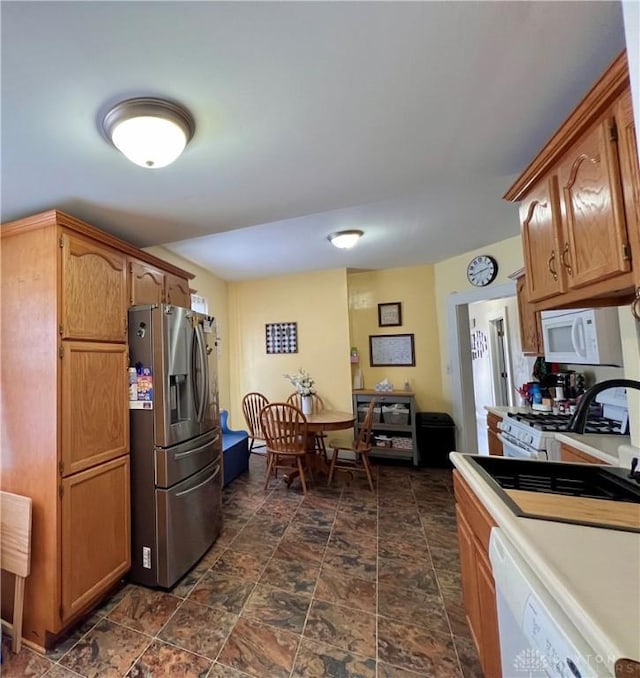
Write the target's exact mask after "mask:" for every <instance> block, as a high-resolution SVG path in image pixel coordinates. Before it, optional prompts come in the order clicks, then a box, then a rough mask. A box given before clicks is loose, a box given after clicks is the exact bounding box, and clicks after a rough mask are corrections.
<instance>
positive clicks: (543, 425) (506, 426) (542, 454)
mask: <svg viewBox="0 0 640 678" xmlns="http://www.w3.org/2000/svg"><path fill="white" fill-rule="evenodd" d="M596 401H597V402H598V403H600V404H601V406H602V413H601V414H600V413H597V412H596V413H594V414H593V415H590V416H589V418H588V419H587V425H586V426H585V430H584V432H585V433H601V434H611V435H624V434H625V433H627V431H628V426H629V412H628V409H627V396H626V392H625V389H624V388H621V389H609V390H608V391H603V392H602V393H601V394H599V395H598V396H596ZM570 419H571V415H569V414H552V413H551V412H538V411H532V412H523V413H509V414H508V415H507V416H505V417H504V418H503V420H502V421H501V422H499V423H498V428H499V429H500V433H499V434H498V438H499V439H500V440H501V442H502V448H503V453H504V456H505V457H520V458H523V459H545V460H546V459H549V460H551V461H559V460H560V445H559V444H558V442H557V441H556V439H555V434H556V433H559V432H562V431H566V430H567V428H568V427H569V421H570Z"/></svg>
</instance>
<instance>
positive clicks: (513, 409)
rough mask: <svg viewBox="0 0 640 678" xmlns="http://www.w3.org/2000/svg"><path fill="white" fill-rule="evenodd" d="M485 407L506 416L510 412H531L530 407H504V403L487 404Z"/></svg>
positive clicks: (493, 412)
mask: <svg viewBox="0 0 640 678" xmlns="http://www.w3.org/2000/svg"><path fill="white" fill-rule="evenodd" d="M484 409H485V410H487V412H491V414H495V415H496V416H498V417H506V416H507V415H508V414H525V413H526V412H531V408H529V407H504V406H502V405H485V406H484Z"/></svg>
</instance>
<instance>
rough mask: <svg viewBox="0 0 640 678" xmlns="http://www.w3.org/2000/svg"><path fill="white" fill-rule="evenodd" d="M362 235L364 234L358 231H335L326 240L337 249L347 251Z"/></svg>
mask: <svg viewBox="0 0 640 678" xmlns="http://www.w3.org/2000/svg"><path fill="white" fill-rule="evenodd" d="M363 235H364V232H363V231H358V230H350V231H336V232H335V233H332V234H331V235H329V236H327V240H329V242H330V243H331V244H332V245H333V246H334V247H339V248H340V249H342V250H348V249H351V248H352V247H353V246H354V245H355V244H356V243H357V242H358V240H360V238H361V237H362V236H363Z"/></svg>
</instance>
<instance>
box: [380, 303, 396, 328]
mask: <svg viewBox="0 0 640 678" xmlns="http://www.w3.org/2000/svg"><path fill="white" fill-rule="evenodd" d="M399 325H402V304H401V303H400V302H399V301H392V302H389V303H386V304H378V327H398V326H399Z"/></svg>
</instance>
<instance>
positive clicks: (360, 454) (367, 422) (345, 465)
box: [327, 398, 375, 492]
mask: <svg viewBox="0 0 640 678" xmlns="http://www.w3.org/2000/svg"><path fill="white" fill-rule="evenodd" d="M374 407H375V400H374V399H373V398H372V399H371V402H370V403H369V407H368V408H367V413H366V414H365V417H364V421H363V422H362V426H361V427H360V432H359V433H358V437H357V438H356V439H355V440H354V441H353V442H352V443H350V444H349V443H347V444H346V445H345V444H342V443H340V442H335V443H333V442H330V443H329V444H330V446H331V447H332V448H333V457H332V458H331V466H330V467H329V480H328V483H327V484H329V485H330V484H331V481H332V480H333V474H334V473H335V471H336V469H340V470H344V471H364V472H365V473H366V474H367V479H368V480H369V487H370V488H371V491H372V492H373V491H374V489H373V478H372V476H371V464H370V463H369V452H371V429H372V427H373V409H374ZM340 452H350V453H351V454H352V455H355V459H345V458H344V457H343V458H342V459H340V457H339V454H340Z"/></svg>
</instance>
